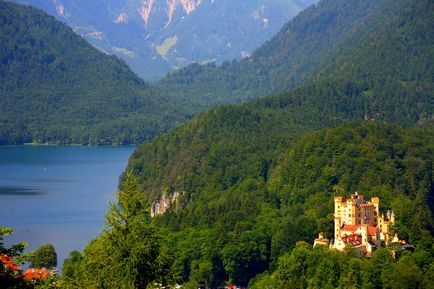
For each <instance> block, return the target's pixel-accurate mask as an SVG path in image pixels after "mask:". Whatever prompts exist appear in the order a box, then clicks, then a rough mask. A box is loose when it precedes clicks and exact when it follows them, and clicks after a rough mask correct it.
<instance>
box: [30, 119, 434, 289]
mask: <svg viewBox="0 0 434 289" xmlns="http://www.w3.org/2000/svg"><path fill="white" fill-rule="evenodd" d="M184 137H188V135H187V134H186V135H185V136H184ZM183 141H185V140H184V139H183V138H181V139H179V143H183ZM233 141H234V140H233ZM264 141H266V140H264ZM283 143H286V145H283V144H281V145H280V146H279V145H273V144H269V145H271V146H273V147H274V148H275V154H274V155H273V156H271V157H270V159H269V162H268V164H267V165H266V163H265V162H264V161H263V159H261V158H262V154H261V153H258V154H255V155H254V156H252V157H250V158H245V159H244V160H241V161H238V162H237V164H236V166H237V167H236V168H234V167H231V166H228V167H227V170H224V169H222V167H220V165H221V163H219V162H218V161H220V160H221V162H226V161H228V158H230V157H229V155H227V156H226V157H221V158H219V159H218V160H217V161H216V159H215V155H213V154H211V153H210V154H209V155H207V156H204V159H202V160H201V161H200V162H201V164H198V163H196V164H194V165H195V166H198V168H197V169H196V172H194V171H186V170H185V169H184V170H183V171H184V172H186V174H185V175H182V174H180V175H179V179H176V180H175V182H174V183H173V182H172V180H171V179H170V178H169V177H167V178H163V182H164V184H163V185H165V186H166V191H167V192H173V191H174V190H176V191H180V192H182V197H181V199H180V201H179V203H178V204H176V205H175V204H173V205H172V206H171V207H170V209H169V210H168V211H167V212H166V213H165V214H164V215H161V216H157V217H154V218H151V216H150V204H151V203H152V199H151V198H150V194H149V193H150V192H151V191H152V190H151V189H150V188H152V182H153V180H155V179H154V178H150V179H148V180H147V181H145V182H143V181H140V179H143V177H144V176H143V175H138V174H137V173H133V172H134V170H133V169H132V168H133V166H132V167H131V169H132V170H130V171H129V172H128V173H126V174H125V175H124V177H123V179H122V183H121V187H120V189H119V192H118V198H117V203H115V204H112V205H111V208H110V209H109V211H108V212H107V214H106V218H107V221H106V225H105V230H104V231H103V233H102V234H101V235H100V236H99V237H98V238H96V239H95V240H93V241H91V242H90V243H89V245H88V246H87V247H86V249H85V250H84V251H83V252H77V251H74V252H72V253H71V255H70V257H69V258H68V259H66V260H65V263H64V265H63V272H62V275H61V278H60V279H58V280H56V282H57V283H56V282H51V283H48V284H47V283H43V285H44V286H51V287H48V288H59V287H55V286H56V285H55V284H61V285H59V286H61V287H60V288H83V287H85V288H93V287H98V288H147V286H148V285H149V284H154V283H158V284H163V285H164V284H166V285H167V284H169V285H174V284H183V286H184V287H183V288H198V287H203V288H205V287H206V288H216V287H218V286H223V285H225V284H236V285H238V286H249V288H322V287H325V288H431V287H430V286H431V285H432V284H433V283H432V281H433V277H434V276H433V274H432V268H433V267H434V254H433V253H434V248H433V237H432V236H433V229H434V223H433V217H432V213H433V209H434V200H433V193H432V192H433V188H434V186H433V163H434V157H433V156H434V154H433V151H434V130H433V129H432V128H413V127H412V128H401V127H398V126H396V125H389V124H381V123H377V122H374V121H367V122H365V123H361V124H355V123H351V124H345V125H341V126H338V127H335V128H328V129H322V130H319V131H313V132H310V133H308V134H306V135H305V136H303V137H301V138H300V139H299V140H296V141H288V142H283ZM233 148H234V147H233ZM240 152H241V151H240ZM183 155H185V154H184V153H183ZM221 155H222V154H220V156H221ZM158 157H159V159H160V161H161V160H162V159H163V158H164V156H162V155H161V156H158ZM166 157H167V156H166ZM178 160H179V159H178ZM153 161H155V162H156V163H155V165H156V166H158V165H159V164H160V165H161V163H157V160H156V159H154V160H153ZM142 171H143V172H146V170H142ZM135 175H137V176H135ZM180 179H181V180H180ZM213 181H215V182H213ZM143 184H145V186H143ZM146 185H148V186H149V187H146ZM189 185H192V186H189ZM356 190H357V191H358V192H360V193H363V194H364V195H365V197H371V196H378V197H380V200H381V202H380V210H381V211H385V210H388V209H390V210H393V211H394V212H395V214H396V231H397V233H398V234H399V236H400V237H401V238H403V239H405V240H407V241H408V242H409V243H411V244H413V245H414V246H415V247H416V250H415V252H414V253H411V252H409V251H404V252H402V251H400V250H398V251H396V253H395V257H393V256H392V255H391V251H393V250H396V249H395V248H396V247H394V245H393V244H392V245H391V247H386V248H384V247H383V248H379V249H377V250H376V251H375V252H374V254H373V256H372V257H371V258H363V257H358V256H357V255H356V254H355V251H354V249H351V247H348V250H346V251H344V252H339V251H336V250H329V249H327V248H325V247H324V248H322V247H321V246H320V247H316V248H312V243H313V240H314V238H315V237H316V235H317V234H318V232H325V233H326V234H327V235H329V236H330V234H331V232H332V230H333V196H335V195H343V196H345V195H349V193H351V192H354V191H356ZM36 285H38V284H36ZM38 286H39V285H38ZM41 286H42V285H41Z"/></svg>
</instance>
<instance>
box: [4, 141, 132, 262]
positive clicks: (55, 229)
mask: <svg viewBox="0 0 434 289" xmlns="http://www.w3.org/2000/svg"><path fill="white" fill-rule="evenodd" d="M133 150H134V148H133V147H56V146H51V147H50V146H48V147H44V146H10V147H9V146H8V147H0V226H3V227H12V228H13V229H14V233H13V235H12V236H9V237H6V239H5V241H6V244H14V243H17V242H19V241H26V242H28V243H29V249H30V250H34V249H37V248H38V247H39V246H41V245H44V244H46V243H51V244H53V245H54V246H55V248H56V252H57V255H58V268H59V269H60V268H61V266H62V264H63V260H64V259H65V258H66V257H67V256H68V255H69V253H70V252H71V251H72V250H74V249H77V250H82V249H83V248H84V247H85V245H86V244H87V243H88V242H89V241H90V240H91V239H93V238H94V237H96V236H97V235H98V234H99V233H100V232H101V230H102V229H103V226H104V221H105V218H104V214H105V212H106V211H107V209H108V205H109V202H111V201H114V200H115V192H116V189H117V185H118V178H119V175H120V174H121V173H122V172H123V171H124V170H125V168H126V165H127V161H128V157H129V156H130V154H131V153H132V152H133Z"/></svg>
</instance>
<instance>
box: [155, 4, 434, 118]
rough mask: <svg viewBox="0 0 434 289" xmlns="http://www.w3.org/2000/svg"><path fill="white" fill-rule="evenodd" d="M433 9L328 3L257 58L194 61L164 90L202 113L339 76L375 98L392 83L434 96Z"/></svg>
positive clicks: (314, 9)
mask: <svg viewBox="0 0 434 289" xmlns="http://www.w3.org/2000/svg"><path fill="white" fill-rule="evenodd" d="M432 11H433V5H432V3H431V2H430V1H426V0H424V1H417V3H414V2H410V1H405V0H399V1H391V0H382V1H373V0H368V1H359V0H351V1H344V0H338V1H335V0H323V1H320V2H319V3H318V4H317V5H315V6H312V7H310V8H308V9H306V10H305V11H303V12H302V13H300V14H299V15H298V16H297V17H295V18H294V19H293V20H292V21H290V22H289V23H288V24H287V25H285V26H284V27H283V28H282V30H281V31H280V32H279V33H278V34H277V35H276V36H275V37H273V38H272V39H271V40H270V41H269V42H267V43H266V44H265V45H263V46H261V47H260V48H258V49H257V50H255V51H254V53H253V54H252V56H251V57H250V58H248V59H244V60H241V61H233V62H227V63H224V64H223V65H221V66H215V65H214V64H207V65H198V64H196V65H192V66H189V67H187V68H185V69H181V70H179V71H176V72H173V73H171V74H169V75H168V76H167V77H166V78H164V79H163V80H161V82H160V86H159V87H160V88H161V89H163V90H164V89H165V90H166V92H167V93H168V94H175V95H174V96H175V97H177V98H178V99H179V101H180V102H181V103H183V104H184V105H185V106H186V107H192V108H193V110H194V111H200V110H202V109H204V108H208V107H211V106H213V105H215V104H221V103H240V102H243V101H245V100H248V99H253V98H258V97H261V96H265V95H271V94H273V93H277V92H282V91H288V90H291V89H294V88H296V87H300V86H303V85H307V84H309V83H312V82H314V81H318V80H325V81H328V80H327V79H328V78H330V77H331V78H333V79H335V78H336V77H338V76H340V77H342V78H349V79H353V80H354V79H357V80H358V81H359V82H365V83H367V85H369V86H370V90H369V91H367V97H376V96H377V91H376V90H377V89H379V90H382V89H383V88H384V86H394V87H395V88H394V89H396V90H403V91H407V90H418V91H421V93H422V94H424V93H428V95H429V94H430V92H432V91H433V86H432V84H433V81H432V79H433V70H434V69H433V61H432V59H433V51H434V43H433V42H434V40H433V39H434V31H433V29H432V25H431V24H432ZM363 86H366V85H363ZM416 87H418V89H414V88H416ZM419 87H420V89H419ZM380 93H381V92H380ZM404 93H406V92H404ZM371 94H372V96H370V95H371ZM381 98H384V97H381ZM428 105H432V103H431V104H428Z"/></svg>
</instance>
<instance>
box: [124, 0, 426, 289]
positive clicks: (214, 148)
mask: <svg viewBox="0 0 434 289" xmlns="http://www.w3.org/2000/svg"><path fill="white" fill-rule="evenodd" d="M361 8H364V9H363V10H362V11H360V10H358V9H361ZM433 9H434V4H433V3H432V1H428V0H427V1H417V2H414V1H411V0H398V1H396V0H393V1H392V0H383V1H365V0H363V1H362V0H357V1H356V0H353V1H332V0H324V1H322V2H320V3H319V4H318V5H317V6H316V7H313V8H310V9H308V10H307V11H305V12H303V13H302V14H300V16H298V17H297V18H296V19H294V21H293V22H291V23H290V24H288V26H287V30H282V32H281V33H279V35H278V36H277V37H276V38H275V39H273V40H271V41H270V42H269V43H268V44H266V45H265V46H264V50H262V48H260V49H259V50H258V51H257V52H255V53H259V52H260V51H263V53H264V58H262V59H263V60H264V61H263V62H259V60H257V59H256V58H255V54H254V55H253V56H252V60H251V62H250V60H243V61H241V64H239V63H234V64H228V65H227V66H226V67H225V65H223V66H222V67H214V66H212V65H208V66H197V65H196V66H194V67H189V68H186V69H184V70H182V71H180V72H178V73H174V74H173V75H172V77H173V78H172V79H173V83H172V84H173V86H169V87H171V89H172V88H173V87H176V85H178V84H179V83H182V82H183V81H185V86H184V87H186V88H187V89H186V91H187V90H188V91H190V92H191V93H192V95H193V96H194V94H193V93H194V92H197V94H201V93H203V91H202V90H201V88H202V87H205V86H207V85H210V86H211V88H210V95H211V96H209V95H208V96H207V97H209V99H212V97H213V96H216V95H219V93H220V92H221V91H225V90H224V89H227V91H229V90H230V89H229V88H228V87H230V85H233V87H232V88H234V89H236V88H237V86H236V85H241V84H242V85H245V86H241V87H242V88H246V87H247V88H248V89H252V91H253V89H254V88H255V87H254V86H253V85H254V84H253V79H254V76H256V77H257V78H256V85H257V87H259V88H260V87H262V85H265V86H266V87H271V86H267V85H271V84H270V82H269V80H279V79H282V85H283V86H285V85H287V89H288V91H287V92H284V93H280V94H276V95H273V96H269V97H265V98H262V99H258V100H254V101H250V102H247V103H245V104H242V105H226V106H220V107H217V108H214V109H211V110H209V111H206V112H203V113H201V114H199V115H198V116H196V117H194V118H193V119H192V120H191V121H190V122H187V123H185V124H183V125H181V126H180V127H178V128H176V129H173V130H172V131H170V132H169V133H168V134H166V135H160V136H157V137H156V138H155V139H154V140H153V141H151V142H147V143H144V144H142V145H141V146H140V147H139V148H138V149H137V150H136V151H135V152H134V153H133V155H132V156H131V158H130V160H129V166H128V168H127V171H128V172H132V173H133V174H134V175H135V176H137V178H138V179H139V180H140V182H141V184H142V187H143V192H140V193H139V194H140V195H141V196H143V198H149V199H150V200H151V202H153V204H154V207H155V205H160V204H161V201H162V200H172V201H171V202H172V204H170V202H169V205H168V206H166V208H165V209H166V211H165V213H164V214H162V215H160V216H157V217H156V218H155V222H156V224H158V227H160V228H164V229H166V230H167V231H168V233H167V234H168V235H169V236H170V239H169V241H170V242H172V243H171V244H172V245H171V246H173V247H174V251H175V252H176V253H174V254H177V256H178V263H177V264H180V266H181V268H182V269H181V272H182V274H183V276H184V280H185V281H187V280H188V281H196V282H204V281H203V280H206V281H205V282H215V283H213V284H214V285H212V286H217V285H219V284H223V282H224V281H225V280H230V281H234V282H235V283H236V284H239V285H242V286H246V285H247V284H248V283H249V280H251V279H252V278H254V277H255V276H257V274H260V273H263V272H264V271H266V270H269V271H273V270H274V269H275V268H276V267H277V266H283V268H285V264H281V263H280V262H279V261H278V260H279V258H280V257H282V256H283V255H284V254H285V253H286V252H288V251H289V250H291V249H292V248H294V247H295V246H296V242H297V241H306V242H310V243H311V242H312V241H313V239H314V237H315V234H316V233H318V232H319V231H323V230H324V231H326V232H328V231H329V229H330V227H331V228H332V226H333V217H332V216H331V215H330V213H331V212H333V207H332V206H333V204H332V200H333V195H334V194H335V193H336V191H338V192H339V193H340V194H349V193H350V192H354V191H359V192H362V191H363V194H366V195H367V196H374V195H377V196H379V197H380V198H381V199H382V206H383V208H384V209H393V210H394V211H395V212H399V213H397V215H399V216H400V217H399V218H398V219H397V227H396V230H397V232H398V233H399V234H400V236H402V237H403V238H405V239H406V240H407V241H409V242H411V243H413V244H415V245H416V246H417V248H419V250H421V252H422V253H421V254H422V255H429V256H431V255H430V253H427V252H431V251H430V250H432V240H433V233H434V224H433V219H432V215H433V212H434V201H433V198H432V196H433V188H434V185H433V178H432V175H433V161H434V160H433V150H434V148H433V143H434V142H433V137H434V131H433V120H434V102H433V92H434V86H433V59H434V58H433V57H432V56H433V55H434V46H433V41H434V38H433V37H432V36H433V32H434V30H433V29H432V12H433ZM347 14H349V15H352V16H351V17H349V18H351V20H350V19H347V18H346V17H344V16H345V15H347ZM357 15H359V16H360V17H356V16H357ZM302 20H303V21H302ZM329 22H330V23H334V24H333V25H331V24H330V25H325V24H327V23H329ZM300 23H303V25H301V24H300ZM341 23H343V24H348V23H349V24H348V25H349V26H345V25H343V26H342V27H341V26H340V25H338V24H341ZM299 24H300V25H301V26H298V25H299ZM350 24H351V25H350ZM290 27H293V28H290ZM296 27H299V28H297V29H296ZM300 27H302V28H303V29H301V28H300ZM288 29H289V30H288ZM285 31H289V32H288V33H287V34H284V33H285ZM302 31H305V33H301V32H302ZM296 32H297V33H296ZM314 32H315V33H314ZM285 35H286V38H285V37H284V36H285ZM342 35H344V36H342ZM330 36H334V37H330ZM341 36H342V37H341ZM300 37H301V38H302V39H303V41H301V40H300V42H299V44H300V45H302V47H303V49H302V50H303V51H304V52H305V55H306V59H304V60H301V59H300V60H299V59H295V60H294V61H295V63H296V64H297V63H298V64H301V63H305V64H306V67H305V68H302V67H299V66H298V65H295V64H294V66H293V64H291V63H292V62H291V61H288V60H287V61H283V59H285V58H286V57H288V53H289V52H288V51H293V50H287V49H284V48H285V47H287V46H286V45H284V43H292V39H298V38H300ZM279 39H282V41H283V40H284V39H288V42H280V41H278V40H279ZM265 47H268V48H269V49H268V50H265ZM273 47H274V48H276V50H273V49H272V48H273ZM278 47H281V49H277V48H278ZM290 47H291V48H292V46H290ZM311 49H313V50H316V53H313V52H311V51H310V50H311ZM280 52H281V54H280ZM267 53H270V54H269V56H267V57H266V56H265V55H267ZM291 53H292V52H291ZM291 53H290V55H292V54H291ZM294 53H295V52H294ZM256 55H259V54H256ZM296 55H300V57H301V56H302V55H304V54H303V53H302V51H301V50H300V51H298V52H297V54H296ZM309 55H318V56H317V57H316V58H315V57H314V58H313V59H311V58H310V57H308V56H309ZM324 55H325V56H324ZM272 56H275V57H276V58H273V57H272ZM326 56H327V57H326ZM332 56H333V57H332ZM258 59H261V58H258ZM290 60H293V59H292V58H290ZM272 61H275V62H272ZM298 61H300V62H298ZM306 61H307V62H306ZM250 63H252V64H250ZM259 63H262V64H261V65H259ZM273 63H274V64H273ZM279 63H280V65H281V67H282V69H283V68H291V67H292V68H293V70H291V69H288V70H285V72H286V74H283V73H282V74H280V73H278V72H279V69H275V67H276V66H275V65H277V64H279ZM308 63H310V64H309V65H308ZM243 65H245V67H249V69H251V68H254V67H257V68H258V70H253V72H252V71H251V70H247V69H246V70H241V67H243ZM256 65H257V66H256ZM267 65H270V67H271V68H273V69H272V70H271V71H272V72H273V73H272V74H271V73H269V72H267V70H263V71H262V70H261V69H262V68H263V67H268V66H267ZM277 67H280V66H277ZM312 67H320V68H321V70H318V71H317V70H316V69H313V68H312ZM225 69H227V71H229V72H231V74H226V73H227V71H225ZM237 69H239V70H237ZM188 71H194V73H192V74H190V75H189V74H187V72H188ZM216 71H217V72H216ZM308 72H309V73H308ZM216 73H220V74H216ZM238 73H240V74H238ZM243 73H246V74H243ZM262 73H263V74H262ZM193 75H195V77H193ZM228 75H230V76H232V77H234V81H233V82H229V83H226V82H225V81H229V79H230V78H231V77H230V76H228ZM238 75H241V76H245V75H248V76H249V77H252V81H251V82H249V79H248V77H246V78H241V76H240V78H238ZM218 76H221V77H222V78H220V79H219V78H218ZM261 76H262V77H261ZM271 76H273V77H271ZM296 76H297V77H296ZM225 77H226V78H225ZM279 77H281V78H279ZM291 78H294V79H295V78H297V79H298V80H297V79H296V80H295V83H297V84H296V85H294V88H292V89H290V87H292V84H291V83H290V82H286V80H285V79H291ZM222 79H223V80H225V81H223V80H222ZM242 80H246V81H245V82H242ZM165 81H167V83H169V82H170V78H168V79H166V80H165ZM163 83H164V82H163ZM187 84H188V85H187ZM195 84H196V85H197V86H190V85H195ZM218 84H220V85H221V86H219V85H218ZM225 84H226V85H227V86H225ZM214 85H215V86H214ZM250 85H252V86H250ZM201 86H202V87H201ZM195 89H197V91H195ZM212 89H215V94H211V93H213V91H212ZM240 90H241V89H240ZM272 90H273V89H270V91H272ZM246 91H248V90H246ZM238 92H239V91H236V90H235V92H234V94H235V93H238ZM183 93H185V92H183ZM185 95H186V99H185V101H186V102H187V101H188V97H187V96H189V95H188V94H185ZM251 95H252V96H255V95H256V94H254V93H253V92H252V93H251ZM400 126H404V127H405V128H402V127H400ZM317 130H321V131H319V132H313V131H317ZM193 244H194V245H193ZM196 247H199V248H200V250H192V249H191V248H196ZM424 250H426V251H424ZM431 260H432V259H431ZM430 262H431V263H432V261H429V262H428V264H431V263H430ZM210 264H211V265H210ZM297 264H298V263H297ZM418 264H420V263H418ZM422 267H423V266H422V265H421V268H422ZM206 268H212V270H211V269H210V270H208V271H206ZM429 268H432V267H429V266H428V267H426V268H425V267H424V270H425V271H423V272H429ZM379 270H380V269H379ZM381 270H383V269H381ZM376 272H377V271H376ZM421 272H422V271H421ZM201 273H203V274H201ZM377 273H378V272H377ZM377 273H375V274H377ZM282 274H290V272H283V273H282ZM421 274H422V273H421ZM424 274H428V273H424ZM380 275H381V274H380ZM273 276H274V275H273ZM285 276H286V275H280V276H278V277H276V278H284V277H285ZM259 277H260V276H259ZM259 277H258V278H259ZM378 278H379V277H378ZM202 284H204V283H202ZM205 284H208V283H205ZM377 285H378V288H382V287H383V285H384V287H385V288H390V287H387V285H386V284H383V285H382V283H378V284H377ZM343 287H345V286H343ZM257 288H261V286H258V287H257ZM262 288H267V287H262ZM276 288H284V287H281V286H277V287H276ZM295 288H304V287H303V286H298V287H295ZM331 288H334V286H331Z"/></svg>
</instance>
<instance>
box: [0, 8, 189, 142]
mask: <svg viewBox="0 0 434 289" xmlns="http://www.w3.org/2000/svg"><path fill="white" fill-rule="evenodd" d="M0 21H1V24H2V25H1V27H0V38H1V39H2V41H1V44H0V45H1V51H0V60H1V62H0V64H1V65H0V75H2V76H3V77H1V78H0V96H1V97H0V111H1V114H0V123H1V126H0V144H23V143H26V142H35V143H59V144H71V143H77V144H94V145H97V144H130V143H138V142H142V141H144V140H146V139H150V138H152V137H153V135H155V134H156V133H157V132H158V133H159V132H161V131H165V130H167V129H168V128H169V127H171V126H172V125H175V123H176V122H178V121H182V120H183V119H184V117H185V114H184V113H177V110H178V111H179V108H175V107H172V106H171V103H170V102H169V101H168V100H167V98H166V97H165V96H163V95H160V94H159V93H158V91H156V90H155V89H154V88H152V87H150V86H149V84H147V83H145V82H144V81H143V80H142V79H140V78H139V77H137V76H136V75H135V74H134V73H133V72H132V71H131V70H130V69H129V67H128V66H127V65H126V64H125V63H124V62H123V61H121V60H119V59H118V58H116V57H115V56H110V55H106V54H103V53H101V52H99V51H97V50H96V49H95V48H93V47H92V46H91V45H90V44H88V43H87V42H86V41H85V40H84V39H83V38H82V37H80V36H78V35H76V34H75V33H73V31H72V30H71V29H70V28H69V27H67V26H66V25H64V24H62V23H60V22H59V21H57V20H56V19H55V18H54V17H52V16H49V15H47V14H46V13H45V12H43V11H42V10H39V9H36V8H33V7H30V6H22V5H17V4H13V3H8V2H3V1H2V2H0Z"/></svg>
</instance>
